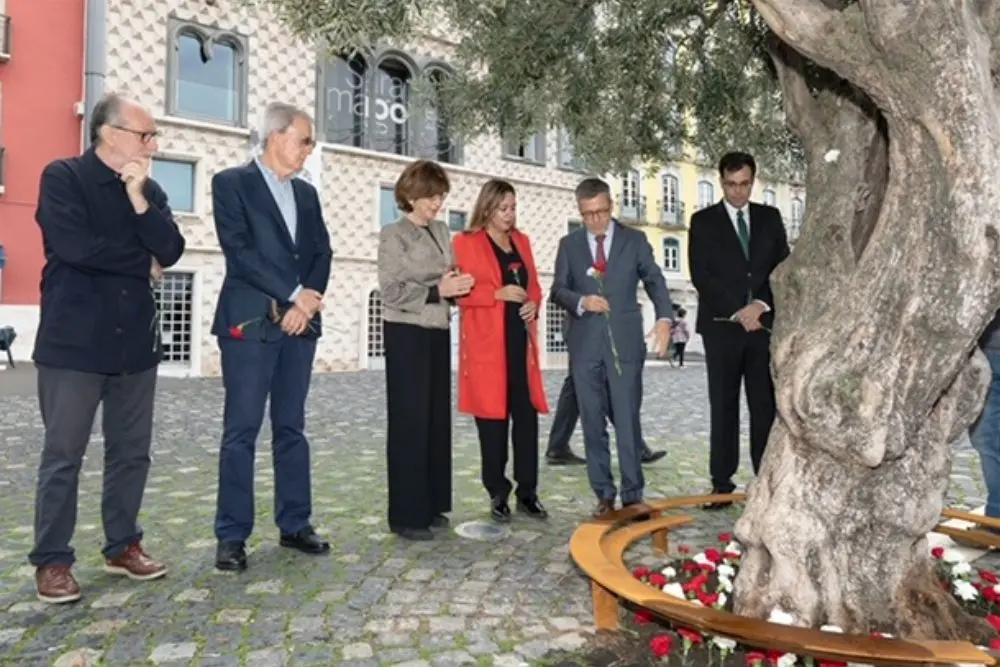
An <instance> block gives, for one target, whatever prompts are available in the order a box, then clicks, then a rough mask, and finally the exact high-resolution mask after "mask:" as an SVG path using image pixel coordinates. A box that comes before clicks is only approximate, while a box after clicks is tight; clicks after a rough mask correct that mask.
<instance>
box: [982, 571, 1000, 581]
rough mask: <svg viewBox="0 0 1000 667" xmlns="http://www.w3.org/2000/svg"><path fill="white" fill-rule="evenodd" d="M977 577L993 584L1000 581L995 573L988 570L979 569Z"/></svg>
mask: <svg viewBox="0 0 1000 667" xmlns="http://www.w3.org/2000/svg"><path fill="white" fill-rule="evenodd" d="M979 578H980V579H982V580H983V581H985V582H987V583H990V584H995V583H998V582H1000V579H998V578H997V575H995V574H993V573H992V572H990V571H989V570H980V571H979Z"/></svg>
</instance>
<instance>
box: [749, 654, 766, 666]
mask: <svg viewBox="0 0 1000 667" xmlns="http://www.w3.org/2000/svg"><path fill="white" fill-rule="evenodd" d="M746 660H747V667H760V665H761V663H763V662H764V661H765V660H767V656H766V655H764V654H763V653H761V652H760V651H750V652H749V653H747V654H746Z"/></svg>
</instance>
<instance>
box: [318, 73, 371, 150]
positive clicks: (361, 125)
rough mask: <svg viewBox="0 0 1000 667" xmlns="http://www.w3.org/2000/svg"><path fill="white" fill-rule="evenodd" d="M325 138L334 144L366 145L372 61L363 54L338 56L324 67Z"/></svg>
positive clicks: (323, 112)
mask: <svg viewBox="0 0 1000 667" xmlns="http://www.w3.org/2000/svg"><path fill="white" fill-rule="evenodd" d="M321 93H322V95H323V99H322V108H321V113H322V123H323V138H324V139H326V141H328V142H329V143H332V144H343V145H346V146H356V147H358V148H361V147H363V146H364V145H365V137H366V136H367V125H368V121H367V117H368V109H367V106H368V62H367V61H366V60H365V59H364V58H363V57H362V56H360V55H355V56H353V57H351V58H343V57H334V58H332V59H331V60H330V61H329V62H327V63H326V66H325V67H324V70H323V90H322V91H321Z"/></svg>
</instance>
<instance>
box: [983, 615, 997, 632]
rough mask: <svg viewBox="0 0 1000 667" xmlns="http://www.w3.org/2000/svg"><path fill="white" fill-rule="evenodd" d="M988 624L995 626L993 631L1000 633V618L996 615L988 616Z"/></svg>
mask: <svg viewBox="0 0 1000 667" xmlns="http://www.w3.org/2000/svg"><path fill="white" fill-rule="evenodd" d="M986 622H987V623H989V624H990V625H992V626H993V629H994V630H996V631H997V632H1000V616H997V615H996V614H986Z"/></svg>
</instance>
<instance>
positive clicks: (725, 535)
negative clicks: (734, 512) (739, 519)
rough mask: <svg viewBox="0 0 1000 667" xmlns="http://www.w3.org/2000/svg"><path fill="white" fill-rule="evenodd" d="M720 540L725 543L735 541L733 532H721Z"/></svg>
mask: <svg viewBox="0 0 1000 667" xmlns="http://www.w3.org/2000/svg"><path fill="white" fill-rule="evenodd" d="M719 541H720V542H722V543H723V544H729V543H730V542H732V541H733V534H732V533H719Z"/></svg>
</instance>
